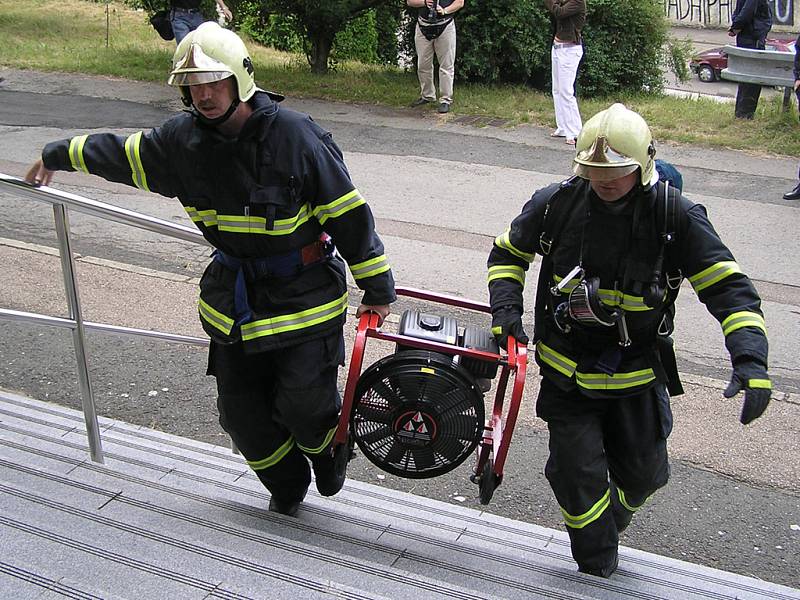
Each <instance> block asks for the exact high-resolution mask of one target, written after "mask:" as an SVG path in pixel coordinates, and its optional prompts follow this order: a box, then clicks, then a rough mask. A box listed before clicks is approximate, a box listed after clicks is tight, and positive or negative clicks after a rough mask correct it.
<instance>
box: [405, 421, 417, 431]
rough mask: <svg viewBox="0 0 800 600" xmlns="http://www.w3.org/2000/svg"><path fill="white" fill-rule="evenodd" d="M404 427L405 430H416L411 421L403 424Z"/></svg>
mask: <svg viewBox="0 0 800 600" xmlns="http://www.w3.org/2000/svg"><path fill="white" fill-rule="evenodd" d="M403 429H404V430H405V431H414V424H413V423H412V422H411V421H408V422H407V423H406V424H405V425H403Z"/></svg>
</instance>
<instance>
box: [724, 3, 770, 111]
mask: <svg viewBox="0 0 800 600" xmlns="http://www.w3.org/2000/svg"><path fill="white" fill-rule="evenodd" d="M770 29H772V10H770V7H769V3H768V2H767V0H736V8H735V9H734V11H733V15H732V16H731V26H730V29H729V30H728V35H729V36H731V37H733V36H736V45H737V46H738V47H739V48H754V49H756V50H763V49H764V48H765V45H764V41H765V40H766V39H767V33H769V30H770ZM759 96H761V86H760V85H758V84H757V83H740V84H739V88H738V89H737V91H736V108H735V112H734V114H735V115H736V118H737V119H752V118H753V116H754V115H755V113H756V107H757V106H758V98H759Z"/></svg>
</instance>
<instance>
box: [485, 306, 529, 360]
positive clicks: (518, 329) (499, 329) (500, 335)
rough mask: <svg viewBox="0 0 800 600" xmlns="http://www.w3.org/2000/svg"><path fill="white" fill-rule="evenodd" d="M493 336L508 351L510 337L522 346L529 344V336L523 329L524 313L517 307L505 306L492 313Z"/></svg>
mask: <svg viewBox="0 0 800 600" xmlns="http://www.w3.org/2000/svg"><path fill="white" fill-rule="evenodd" d="M492 334H493V335H494V337H495V339H496V340H497V343H498V344H499V346H500V347H501V348H502V349H503V350H506V349H507V345H508V336H511V337H513V338H514V339H515V340H517V341H518V342H519V343H520V344H525V345H527V344H528V336H527V335H526V333H525V330H524V329H523V328H522V312H521V311H520V310H519V309H518V308H517V307H515V306H504V307H503V308H498V309H497V310H496V311H494V312H493V313H492Z"/></svg>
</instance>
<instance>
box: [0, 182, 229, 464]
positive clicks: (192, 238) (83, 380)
mask: <svg viewBox="0 0 800 600" xmlns="http://www.w3.org/2000/svg"><path fill="white" fill-rule="evenodd" d="M0 190H4V191H11V192H12V193H14V194H16V195H18V196H24V197H27V198H30V199H32V200H36V201H38V202H47V203H50V204H52V205H53V216H54V219H55V227H56V235H57V237H58V247H59V254H60V256H61V271H62V274H63V276H64V288H65V291H66V294H67V313H68V314H67V317H66V318H64V317H53V316H50V315H43V314H39V313H28V312H21V311H16V310H10V309H4V308H0V319H5V320H11V321H21V322H26V323H35V324H39V325H48V326H51V327H61V328H66V329H70V330H72V342H73V346H74V348H75V359H76V362H77V368H78V384H79V386H80V390H81V404H82V407H83V416H84V421H85V422H86V434H87V437H88V442H89V454H90V456H91V458H92V460H93V461H95V462H98V463H102V462H103V446H102V442H101V440H100V429H99V427H98V424H97V410H96V408H95V402H94V393H93V390H92V382H91V379H90V377H89V360H88V357H87V354H86V337H85V332H86V330H94V331H105V332H110V333H118V334H123V335H135V336H140V337H148V338H157V339H161V340H167V341H171V342H181V343H186V344H193V345H199V346H207V345H208V340H207V339H204V338H196V337H192V336H185V335H178V334H172V333H165V332H161V331H150V330H146V329H135V328H132V327H121V326H119V325H110V324H108V323H92V322H88V321H84V320H83V316H82V313H81V303H80V296H79V294H78V284H77V281H76V279H75V260H74V257H73V253H72V247H71V242H70V228H69V212H68V208H70V209H73V210H75V211H78V212H81V213H85V214H88V215H92V216H94V217H99V218H101V219H106V220H110V221H114V222H116V223H121V224H123V225H129V226H132V227H136V228H138V229H144V230H146V231H151V232H154V233H159V234H162V235H166V236H169V237H172V238H176V239H179V240H184V241H188V242H193V243H196V244H204V245H209V244H208V242H206V240H205V238H203V235H202V234H201V233H200V232H199V231H198V230H196V229H193V228H191V227H186V226H185V225H178V224H176V223H170V222H169V221H165V220H163V219H159V218H156V217H151V216H149V215H145V214H142V213H137V212H135V211H132V210H127V209H125V208H120V207H118V206H114V205H112V204H106V203H104V202H99V201H97V200H91V199H89V198H84V197H83V196H78V195H76V194H70V193H68V192H62V191H59V190H56V189H53V188H50V187H45V186H42V187H33V186H31V185H29V184H27V183H25V182H24V181H23V180H21V179H19V178H17V177H11V176H9V175H5V174H3V173H0ZM234 450H235V448H234Z"/></svg>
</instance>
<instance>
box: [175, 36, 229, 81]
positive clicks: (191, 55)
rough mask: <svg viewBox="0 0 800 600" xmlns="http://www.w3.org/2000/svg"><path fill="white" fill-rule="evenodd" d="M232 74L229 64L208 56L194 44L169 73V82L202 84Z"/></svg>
mask: <svg viewBox="0 0 800 600" xmlns="http://www.w3.org/2000/svg"><path fill="white" fill-rule="evenodd" d="M232 75H233V71H232V70H231V68H230V67H229V66H228V65H226V64H225V63H222V62H220V61H218V60H214V59H213V58H211V57H210V56H208V55H207V54H206V53H205V52H203V49H202V48H201V47H200V46H199V45H198V44H192V45H191V46H189V50H188V51H187V52H186V54H184V55H183V57H181V58H180V59H178V60H177V61H175V67H174V68H173V69H172V72H171V73H170V74H169V79H167V84H169V85H175V86H183V85H200V84H203V83H213V82H215V81H220V80H222V79H226V78H227V77H230V76H232Z"/></svg>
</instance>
